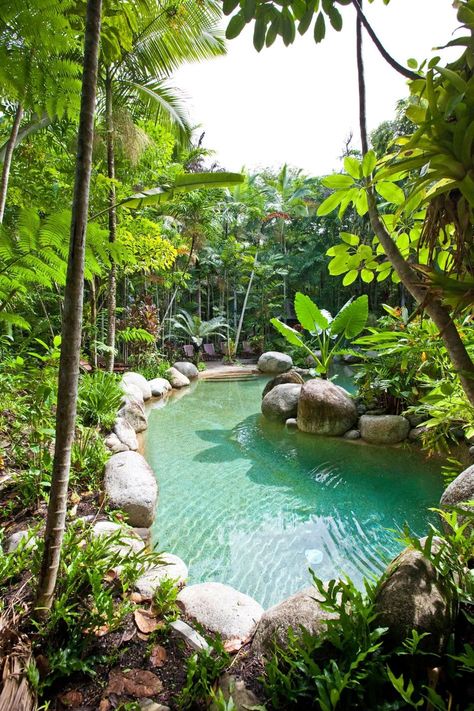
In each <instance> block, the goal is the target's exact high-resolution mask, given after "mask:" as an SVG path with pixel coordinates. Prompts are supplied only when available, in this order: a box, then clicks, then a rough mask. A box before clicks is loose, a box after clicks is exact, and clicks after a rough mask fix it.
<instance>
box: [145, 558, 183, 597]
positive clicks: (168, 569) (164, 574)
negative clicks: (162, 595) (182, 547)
mask: <svg viewBox="0 0 474 711" xmlns="http://www.w3.org/2000/svg"><path fill="white" fill-rule="evenodd" d="M161 558H162V560H163V564H162V565H153V566H151V567H150V568H148V570H147V571H146V572H145V573H144V574H143V575H141V576H140V577H139V578H138V580H137V581H136V582H135V590H137V592H139V593H140V595H143V597H146V598H152V597H153V593H154V592H155V590H156V589H157V588H159V587H160V585H161V583H162V582H163V580H165V579H169V580H176V584H177V585H184V583H185V582H186V580H187V577H188V568H187V565H186V563H184V562H183V561H182V560H181V558H178V556H177V555H173V554H172V553H163V554H162V555H161Z"/></svg>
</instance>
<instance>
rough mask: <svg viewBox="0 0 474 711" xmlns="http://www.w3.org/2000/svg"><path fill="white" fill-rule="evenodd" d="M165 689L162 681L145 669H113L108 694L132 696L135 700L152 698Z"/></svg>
mask: <svg viewBox="0 0 474 711" xmlns="http://www.w3.org/2000/svg"><path fill="white" fill-rule="evenodd" d="M162 689H163V684H162V682H161V680H160V679H159V678H158V677H157V676H156V674H153V672H150V671H146V670H145V669H128V670H127V671H122V669H112V671H111V672H110V674H109V683H108V686H107V689H106V690H105V693H106V694H118V695H119V696H121V695H126V694H128V695H130V696H134V697H135V698H139V697H142V696H145V697H150V696H154V695H155V694H159V693H160V691H162Z"/></svg>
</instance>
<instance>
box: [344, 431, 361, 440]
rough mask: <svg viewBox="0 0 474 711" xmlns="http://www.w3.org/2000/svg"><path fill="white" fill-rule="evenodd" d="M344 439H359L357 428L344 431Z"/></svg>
mask: <svg viewBox="0 0 474 711" xmlns="http://www.w3.org/2000/svg"><path fill="white" fill-rule="evenodd" d="M344 439H350V440H355V439H360V432H359V430H349V431H348V432H345V434H344Z"/></svg>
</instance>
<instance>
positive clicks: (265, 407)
mask: <svg viewBox="0 0 474 711" xmlns="http://www.w3.org/2000/svg"><path fill="white" fill-rule="evenodd" d="M301 388H302V385H301V384H296V383H284V384H283V385H276V386H275V387H274V388H272V389H271V390H270V392H269V393H267V395H265V397H264V398H263V400H262V414H263V415H265V417H267V418H268V419H269V420H274V421H276V422H286V420H287V419H288V418H290V417H296V413H297V411H298V400H299V397H300V392H301Z"/></svg>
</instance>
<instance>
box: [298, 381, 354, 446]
mask: <svg viewBox="0 0 474 711" xmlns="http://www.w3.org/2000/svg"><path fill="white" fill-rule="evenodd" d="M297 420H298V429H300V430H301V431H302V432H311V433H313V434H320V435H329V436H338V435H343V434H344V433H345V432H347V430H350V429H351V427H353V426H354V424H355V423H356V421H357V409H356V406H355V403H354V401H353V400H352V398H351V397H350V395H349V393H348V392H347V391H346V390H344V388H341V387H339V385H334V383H331V382H330V381H329V380H322V379H320V378H315V379H313V380H308V381H307V382H306V383H305V384H304V385H303V386H302V388H301V393H300V399H299V402H298V417H297Z"/></svg>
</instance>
